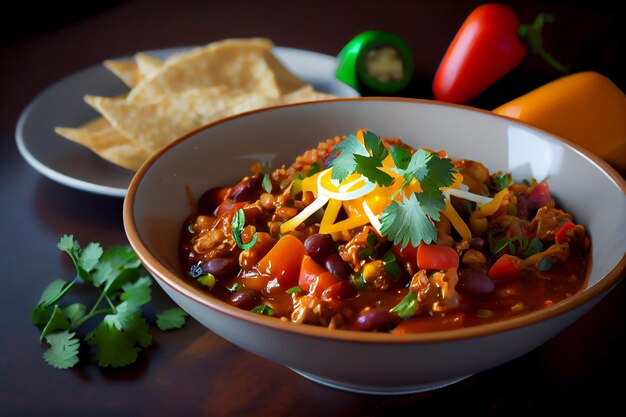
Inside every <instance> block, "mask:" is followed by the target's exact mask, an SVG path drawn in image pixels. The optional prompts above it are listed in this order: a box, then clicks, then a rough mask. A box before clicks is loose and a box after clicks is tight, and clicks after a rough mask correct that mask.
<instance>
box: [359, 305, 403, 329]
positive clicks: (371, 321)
mask: <svg viewBox="0 0 626 417" xmlns="http://www.w3.org/2000/svg"><path fill="white" fill-rule="evenodd" d="M399 320H400V319H399V317H398V316H396V315H394V314H391V313H390V312H389V311H387V310H385V309H383V308H372V309H369V310H367V311H365V312H363V313H361V314H360V315H359V317H357V319H356V321H355V323H354V327H356V329H357V330H361V331H365V332H387V331H389V330H391V329H393V328H394V327H395V326H396V325H397V324H398V321H399Z"/></svg>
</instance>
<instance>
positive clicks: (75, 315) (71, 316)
mask: <svg viewBox="0 0 626 417" xmlns="http://www.w3.org/2000/svg"><path fill="white" fill-rule="evenodd" d="M62 311H63V315H64V316H65V318H66V319H67V321H69V323H70V325H71V326H72V327H73V326H74V325H75V324H76V323H78V322H79V321H80V320H81V319H82V318H83V317H85V313H86V312H87V306H85V304H82V303H73V304H70V305H68V306H67V307H65V308H63V309H62Z"/></svg>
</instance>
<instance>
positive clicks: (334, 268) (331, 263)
mask: <svg viewBox="0 0 626 417" xmlns="http://www.w3.org/2000/svg"><path fill="white" fill-rule="evenodd" d="M324 266H325V267H326V269H328V270H329V271H330V272H331V273H332V274H334V275H335V276H337V277H339V278H342V279H348V278H350V274H352V268H351V267H350V264H348V263H347V262H346V261H344V260H343V259H341V256H339V255H338V254H336V253H333V254H332V255H329V256H328V257H327V258H326V262H325V264H324Z"/></svg>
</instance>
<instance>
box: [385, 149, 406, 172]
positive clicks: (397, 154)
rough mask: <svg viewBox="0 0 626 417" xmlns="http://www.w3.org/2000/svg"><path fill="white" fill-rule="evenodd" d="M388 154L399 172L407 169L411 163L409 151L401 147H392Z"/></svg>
mask: <svg viewBox="0 0 626 417" xmlns="http://www.w3.org/2000/svg"><path fill="white" fill-rule="evenodd" d="M389 153H390V154H391V159H393V163H394V164H395V165H396V168H398V169H401V170H405V169H407V167H408V166H409V162H410V161H411V151H409V150H408V149H407V148H405V147H403V146H398V145H392V146H391V148H390V149H389Z"/></svg>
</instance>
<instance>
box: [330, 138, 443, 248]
mask: <svg viewBox="0 0 626 417" xmlns="http://www.w3.org/2000/svg"><path fill="white" fill-rule="evenodd" d="M363 139H364V145H363V144H361V143H360V142H359V141H358V139H357V137H356V136H355V135H349V136H347V137H346V138H345V139H344V140H343V141H342V142H339V143H338V144H337V145H336V146H335V153H334V159H332V160H331V161H330V163H329V166H330V167H332V169H333V171H332V176H331V177H332V178H333V179H336V180H339V181H343V180H344V179H345V178H346V177H347V176H348V175H350V174H352V173H355V172H356V173H360V174H362V175H363V176H365V177H366V178H367V179H368V180H369V181H371V182H375V183H376V184H378V185H379V186H381V187H389V186H391V185H392V184H393V183H394V182H395V181H402V184H401V187H400V189H399V190H398V191H397V192H396V193H395V194H394V195H393V196H392V198H393V201H391V203H390V204H389V205H388V206H387V208H386V209H385V210H384V212H383V213H382V215H381V229H380V232H381V234H383V235H386V236H387V237H388V238H389V239H390V240H391V241H393V242H394V243H395V244H398V243H402V246H403V247H404V246H406V245H407V244H408V243H409V242H410V243H411V244H413V245H414V246H417V245H418V244H419V243H420V242H422V241H423V242H425V243H431V242H433V241H434V240H436V239H437V231H436V229H435V225H434V223H433V221H434V220H439V218H440V213H439V212H440V210H443V209H444V208H445V203H444V201H445V200H444V196H443V193H442V192H441V188H442V187H449V186H450V185H452V182H453V176H452V173H453V172H455V169H454V167H453V165H452V162H451V161H450V160H449V159H445V158H439V157H438V156H437V155H436V154H434V153H431V152H428V151H426V150H423V149H418V150H417V151H416V152H414V153H411V151H410V150H408V149H406V148H405V147H402V146H398V145H393V146H391V147H390V149H389V151H387V148H386V147H385V145H384V143H383V142H382V140H381V139H380V138H379V137H378V136H377V135H375V134H374V133H372V132H368V131H365V132H364V133H363ZM388 155H391V158H392V159H393V161H394V163H395V165H396V168H395V169H394V170H395V171H396V172H397V173H398V178H397V179H394V178H393V177H392V176H391V175H389V174H388V173H387V172H386V171H385V170H383V169H380V168H383V160H384V159H385V158H387V156H388ZM414 181H417V182H419V185H420V188H421V191H420V192H412V193H411V194H410V195H408V196H407V195H406V187H407V186H409V185H411V184H412V183H413V182H414ZM398 195H400V196H402V198H401V199H396V197H397V196H398Z"/></svg>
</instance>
